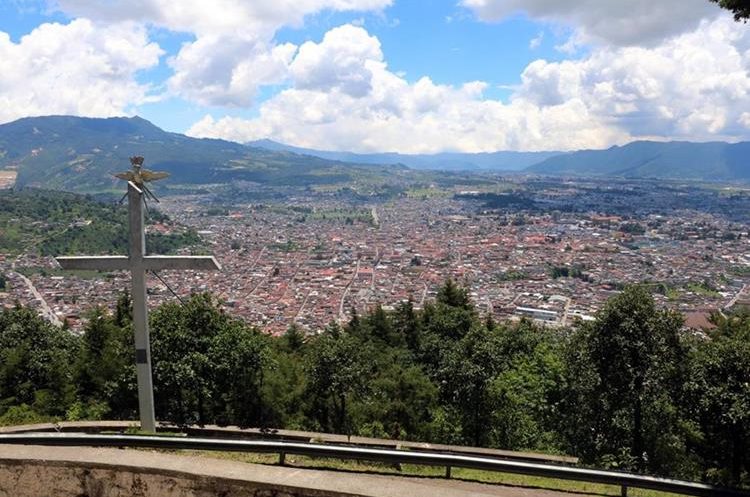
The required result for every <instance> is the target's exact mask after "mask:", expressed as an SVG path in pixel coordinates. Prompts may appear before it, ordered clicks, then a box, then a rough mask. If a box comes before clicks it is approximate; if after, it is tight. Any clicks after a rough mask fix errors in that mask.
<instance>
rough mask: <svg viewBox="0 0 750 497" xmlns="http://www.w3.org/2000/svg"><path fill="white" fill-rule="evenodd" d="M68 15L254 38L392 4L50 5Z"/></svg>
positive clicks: (71, 1)
mask: <svg viewBox="0 0 750 497" xmlns="http://www.w3.org/2000/svg"><path fill="white" fill-rule="evenodd" d="M48 1H50V3H51V4H52V6H53V8H57V9H60V10H62V11H64V12H66V13H68V14H70V15H74V16H82V17H87V18H90V19H97V20H101V21H108V22H121V21H123V20H132V21H138V22H144V23H150V24H153V25H156V26H161V27H164V28H167V29H170V30H173V31H183V32H189V33H194V34H196V35H198V36H202V35H206V34H213V35H218V34H240V33H245V34H249V33H253V34H254V36H256V37H258V38H265V37H268V36H272V35H273V33H274V32H275V31H276V29H278V28H280V27H281V26H287V25H300V24H301V23H302V21H303V20H304V18H305V16H306V15H309V14H314V13H316V12H320V11H322V10H326V9H330V10H337V11H367V10H380V9H383V8H385V7H388V6H389V5H391V3H392V2H393V0H211V1H210V2H207V1H206V0H179V1H175V0H107V1H101V0H48Z"/></svg>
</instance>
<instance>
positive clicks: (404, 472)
mask: <svg viewBox="0 0 750 497" xmlns="http://www.w3.org/2000/svg"><path fill="white" fill-rule="evenodd" d="M164 452H169V453H173V454H181V455H190V456H202V457H210V458H215V459H224V460H230V461H239V462H244V463H249V464H267V465H278V463H279V456H278V454H252V453H241V452H214V451H164ZM285 466H288V467H294V468H305V469H323V470H329V471H341V472H347V473H366V474H377V475H394V476H410V477H417V478H444V477H445V467H442V466H421V465H414V464H404V465H401V467H400V468H398V467H397V466H395V465H392V464H384V463H376V462H369V461H353V460H341V459H333V458H319V457H307V456H297V455H287V456H286V459H285ZM451 479H454V480H462V481H467V482H476V483H487V484H495V485H504V486H512V487H523V488H530V489H544V490H553V491H559V492H566V493H578V494H589V495H601V496H619V495H621V494H620V487H619V486H616V485H602V484H598V483H588V482H581V481H573V480H558V479H553V478H542V477H537V476H526V475H517V474H510V473H498V472H494V471H482V470H476V469H467V468H453V469H452V471H451ZM628 495H629V496H632V497H670V496H676V495H677V494H670V493H665V492H656V491H653V490H645V489H638V488H629V489H628Z"/></svg>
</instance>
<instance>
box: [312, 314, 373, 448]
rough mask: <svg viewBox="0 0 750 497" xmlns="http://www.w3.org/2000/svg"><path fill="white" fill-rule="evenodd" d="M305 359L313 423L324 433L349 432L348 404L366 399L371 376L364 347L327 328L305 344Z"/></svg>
mask: <svg viewBox="0 0 750 497" xmlns="http://www.w3.org/2000/svg"><path fill="white" fill-rule="evenodd" d="M305 359H306V362H305V372H306V373H307V393H308V396H309V397H310V398H311V416H312V417H313V420H314V421H315V422H316V424H317V426H319V427H320V428H321V429H323V430H333V431H334V432H336V433H351V432H352V431H353V430H352V428H353V427H352V426H351V423H350V420H351V419H350V414H351V411H350V408H351V403H352V401H353V400H355V399H358V398H362V397H364V396H365V394H366V393H367V391H368V388H369V380H370V378H371V374H372V366H373V365H372V362H371V361H370V360H369V358H368V353H367V351H366V348H365V347H364V344H363V343H362V342H361V341H359V340H357V339H356V338H355V337H353V336H351V335H349V334H347V333H342V332H341V330H340V329H339V328H338V327H329V329H327V330H326V331H324V332H323V333H322V334H321V335H319V336H318V337H317V338H315V339H314V340H312V341H311V342H310V343H308V348H307V355H306V358H305Z"/></svg>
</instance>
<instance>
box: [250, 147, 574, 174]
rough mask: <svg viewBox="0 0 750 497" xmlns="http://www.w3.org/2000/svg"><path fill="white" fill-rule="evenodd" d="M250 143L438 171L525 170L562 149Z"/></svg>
mask: <svg viewBox="0 0 750 497" xmlns="http://www.w3.org/2000/svg"><path fill="white" fill-rule="evenodd" d="M247 145H249V146H252V147H257V148H264V149H266V150H276V151H284V152H293V153H295V154H302V155H312V156H314V157H321V158H324V159H331V160H338V161H344V162H356V163H359V164H403V165H405V166H406V167H408V168H410V169H421V170H438V171H522V170H524V169H526V168H527V167H529V166H531V165H534V164H538V163H539V162H542V161H543V160H545V159H548V158H550V157H554V156H556V155H559V154H560V152H486V153H476V154H470V153H461V152H443V153H439V154H399V153H395V152H385V153H373V154H358V153H354V152H334V151H329V150H315V149H312V148H301V147H293V146H291V145H285V144H283V143H278V142H275V141H273V140H257V141H252V142H248V143H247Z"/></svg>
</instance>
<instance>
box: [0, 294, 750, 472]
mask: <svg viewBox="0 0 750 497" xmlns="http://www.w3.org/2000/svg"><path fill="white" fill-rule="evenodd" d="M116 309H117V310H116V312H115V314H114V315H109V314H107V313H106V312H104V311H102V310H96V311H94V312H93V314H92V315H91V316H90V320H89V324H88V326H87V328H86V330H85V333H84V334H83V335H82V336H81V337H77V336H73V335H71V334H70V333H68V332H67V331H65V330H62V329H58V328H54V327H52V326H50V325H49V324H48V323H46V322H44V321H42V320H40V319H39V318H37V317H36V316H35V315H34V314H33V313H32V311H30V310H27V309H22V308H17V309H10V310H6V311H4V312H2V313H1V314H0V399H2V400H1V401H0V423H6V424H7V423H22V422H32V421H39V420H42V419H50V418H55V419H101V418H119V419H135V417H136V415H137V412H136V409H137V401H136V386H135V372H134V366H133V362H132V356H133V351H132V349H133V345H132V332H131V330H130V308H129V301H128V298H127V296H125V295H124V296H123V297H122V298H121V299H120V301H119V302H118V305H117V308H116ZM717 320H718V324H719V328H718V330H717V331H715V332H714V333H713V334H712V335H711V336H710V337H696V336H694V335H688V334H684V333H682V332H681V331H680V330H681V318H680V317H679V315H677V314H674V313H672V312H670V311H662V310H658V309H656V308H655V307H654V302H653V300H652V299H651V297H650V295H649V294H648V293H647V292H646V291H645V290H644V289H642V288H640V287H630V288H628V289H626V290H625V291H624V292H622V293H621V294H619V295H618V296H616V297H614V298H613V299H612V300H610V301H609V302H608V304H607V305H606V306H605V307H604V309H603V310H602V311H601V312H600V313H599V314H598V315H597V318H596V320H595V321H594V322H591V323H588V324H582V325H581V326H580V327H578V328H577V329H575V330H549V329H541V328H538V327H536V326H535V325H533V324H532V323H530V322H528V321H521V322H520V323H515V324H511V323H495V322H493V321H491V320H483V319H481V318H480V317H479V316H478V314H477V312H476V311H475V309H474V306H473V304H472V302H471V301H470V300H469V298H468V297H467V294H466V291H465V290H463V289H461V288H459V287H457V286H456V285H454V284H453V283H451V282H448V283H447V284H446V285H445V286H444V287H443V288H442V289H441V291H440V292H439V295H438V298H437V300H436V301H434V302H431V303H429V304H428V305H426V307H425V308H424V309H423V310H419V311H417V310H415V309H414V307H413V306H412V305H411V303H409V302H406V303H403V304H402V305H400V306H399V307H398V308H397V309H396V310H395V311H393V312H385V311H384V310H383V309H380V308H378V309H376V310H374V311H373V312H372V313H370V314H367V315H363V316H355V317H354V318H353V319H352V320H351V321H350V322H349V323H348V324H347V325H346V326H344V327H343V328H342V327H339V326H337V325H335V324H332V325H330V326H328V327H327V328H326V329H325V330H321V333H319V334H316V335H313V336H308V337H305V336H304V335H303V334H302V333H301V332H300V330H298V329H297V328H295V327H294V326H292V327H291V328H290V329H289V330H288V332H287V333H286V334H285V335H284V336H282V337H278V338H275V337H271V336H267V335H263V334H261V333H259V332H258V331H257V330H255V329H252V328H250V327H248V326H247V325H245V324H244V323H243V322H241V321H239V320H237V319H235V318H233V317H231V316H230V315H228V314H227V313H225V312H224V311H222V310H221V308H220V306H219V305H218V303H217V301H216V300H215V299H214V298H212V297H211V296H209V295H206V294H203V295H195V296H193V297H192V298H191V299H190V300H189V301H188V302H186V303H185V304H184V305H178V304H176V303H170V304H165V305H163V306H161V307H160V308H158V309H157V310H156V311H155V312H153V313H152V315H151V327H152V337H153V342H152V350H153V363H154V382H155V389H156V390H155V396H156V402H157V407H156V409H157V418H158V419H160V420H165V421H167V420H168V421H172V422H174V423H178V424H181V425H187V424H193V423H197V424H209V423H218V424H237V425H240V426H261V427H286V428H297V429H308V430H316V431H327V432H337V433H347V434H359V435H370V436H377V437H391V438H398V439H409V440H423V441H430V442H442V443H449V444H470V445H479V446H487V447H500V448H504V449H531V450H537V451H549V452H554V453H567V454H571V455H576V456H579V457H581V458H582V460H583V461H584V462H585V463H586V464H591V465H595V466H599V467H608V468H618V469H624V470H634V471H642V472H647V473H655V474H660V475H671V476H675V477H681V478H695V479H702V480H706V481H710V482H719V483H724V484H733V485H739V484H742V485H747V484H748V483H750V481H748V470H750V450H748V449H750V445H749V444H750V396H748V386H747V385H748V379H749V378H750V341H749V340H748V339H749V338H750V316H748V315H736V316H731V317H728V318H717Z"/></svg>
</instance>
